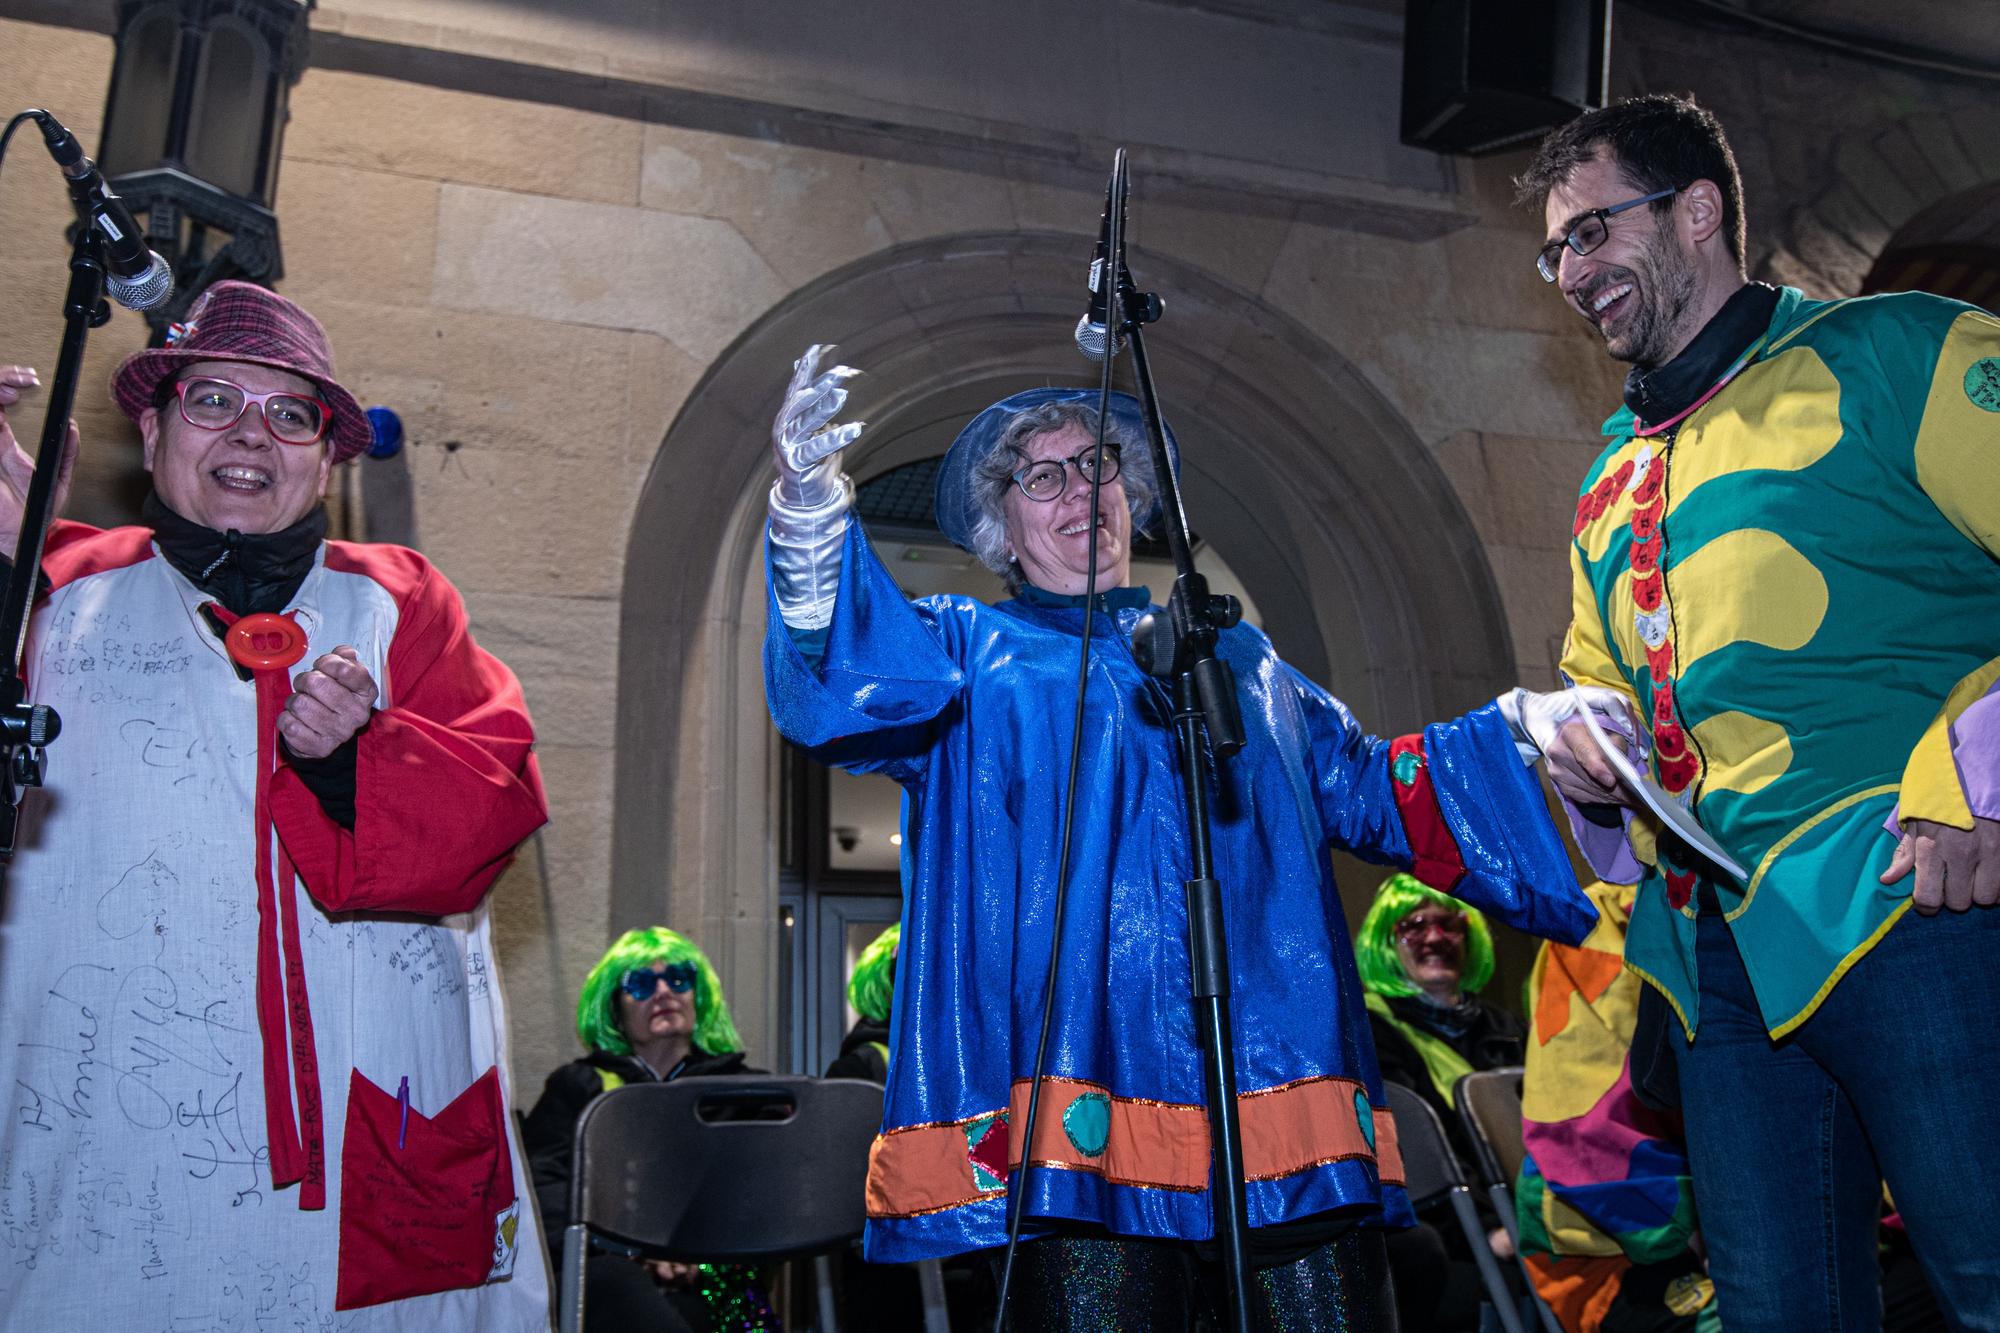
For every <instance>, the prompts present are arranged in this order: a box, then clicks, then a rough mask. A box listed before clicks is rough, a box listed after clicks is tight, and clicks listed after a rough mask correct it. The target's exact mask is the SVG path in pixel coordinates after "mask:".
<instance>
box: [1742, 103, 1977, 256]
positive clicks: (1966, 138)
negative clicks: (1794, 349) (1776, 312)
mask: <svg viewBox="0 0 2000 1333" xmlns="http://www.w3.org/2000/svg"><path fill="white" fill-rule="evenodd" d="M1820 161H1821V162H1822V163H1823V164H1824V165H1825V166H1826V167H1827V168H1829V171H1828V174H1827V175H1826V176H1824V177H1821V178H1819V179H1817V180H1815V181H1813V182H1811V185H1810V187H1809V188H1802V189H1800V190H1799V192H1798V194H1797V195H1796V196H1794V197H1799V198H1803V199H1804V200H1805V202H1804V203H1801V204H1799V205H1797V206H1796V207H1793V208H1791V209H1790V210H1789V211H1788V212H1787V213H1786V214H1785V215H1784V218H1783V221H1782V223H1781V225H1780V226H1779V227H1778V228H1777V230H1776V231H1775V232H1774V233H1773V236H1774V239H1775V245H1774V247H1773V249H1772V251H1771V253H1770V254H1769V255H1767V256H1766V257H1765V259H1764V260H1763V262H1761V263H1760V264H1759V265H1758V266H1757V276H1759V277H1763V278H1767V279H1769V280H1771V281H1774V282H1784V283H1790V284H1792V285H1794V286H1798V287H1802V288H1804V289H1805V290H1806V292H1807V293H1808V294H1809V295H1813V296H1852V295H1854V294H1855V293H1856V292H1859V291H1861V290H1862V289H1863V285H1864V282H1865V280H1866V279H1867V277H1868V274H1869V271H1870V270H1871V268H1872V267H1873V266H1874V264H1875V262H1876V260H1877V259H1878V258H1880V257H1881V255H1882V254H1883V252H1884V250H1886V249H1887V248H1888V247H1889V245H1890V243H1891V241H1892V239H1893V238H1896V237H1897V236H1898V234H1899V233H1902V232H1904V231H1905V230H1906V229H1907V228H1910V227H1911V226H1912V225H1913V224H1926V223H1928V222H1931V221H1935V218H1934V215H1932V214H1931V210H1933V209H1935V208H1936V207H1937V206H1938V205H1939V204H1940V203H1943V202H1945V201H1949V200H1952V199H1953V198H1954V197H1959V198H1963V199H1966V200H1968V201H1969V200H1974V199H1980V198H1984V197H1986V196H1984V195H1982V194H1981V193H1980V192H1981V190H1982V187H1986V188H1989V189H1990V187H1992V186H1993V184H1994V183H1995V182H2000V107H1996V105H1995V104H1994V102H1993V100H1992V99H1990V98H1985V99H1981V100H1979V101H1976V102H1972V103H1969V104H1967V105H1965V106H1962V107H1959V108H1957V109H1956V110H1953V111H1949V112H1946V111H1926V112H1922V113H1919V114H1917V115H1913V116H1908V117H1905V118H1904V119H1902V120H1900V121H1896V122H1894V123H1892V124H1889V125H1887V126H1874V127H1870V128H1869V129H1868V130H1867V131H1865V132H1860V131H1857V132H1853V133H1849V134H1845V135H1842V136H1839V137H1838V138H1836V139H1835V140H1834V141H1833V143H1832V144H1831V145H1830V146H1829V147H1828V149H1827V151H1826V152H1825V153H1824V154H1823V155H1822V156H1821V158H1820ZM1776 184H1778V185H1779V186H1780V187H1782V186H1783V185H1784V184H1785V182H1777V183H1776ZM1755 187H1756V183H1755V182H1752V188H1753V196H1752V199H1751V204H1750V208H1751V210H1752V212H1751V218H1752V231H1753V233H1754V232H1755V230H1756V226H1755V218H1756V213H1755V209H1756V199H1755ZM1905 242H1906V243H1916V241H1915V239H1913V238H1909V237H1906V238H1905Z"/></svg>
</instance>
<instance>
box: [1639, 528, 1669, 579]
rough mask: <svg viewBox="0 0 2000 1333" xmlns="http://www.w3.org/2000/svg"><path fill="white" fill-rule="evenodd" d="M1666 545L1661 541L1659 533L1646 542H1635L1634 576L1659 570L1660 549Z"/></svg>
mask: <svg viewBox="0 0 2000 1333" xmlns="http://www.w3.org/2000/svg"><path fill="white" fill-rule="evenodd" d="M1664 544H1665V543H1663V542H1662V541H1661V540H1660V534H1659V533H1657V532H1656V533H1654V534H1653V535H1652V536H1651V537H1649V538H1647V539H1646V540H1645V541H1642V542H1635V543H1634V544H1633V546H1632V572H1633V573H1634V574H1650V573H1652V572H1653V571H1654V570H1656V569H1658V568H1659V567H1660V548H1661V546H1663V545H1664Z"/></svg>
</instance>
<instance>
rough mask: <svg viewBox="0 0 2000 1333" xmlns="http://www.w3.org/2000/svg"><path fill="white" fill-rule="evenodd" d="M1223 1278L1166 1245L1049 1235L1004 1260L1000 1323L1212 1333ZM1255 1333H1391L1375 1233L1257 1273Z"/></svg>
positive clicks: (1029, 1332) (1042, 1329)
mask: <svg viewBox="0 0 2000 1333" xmlns="http://www.w3.org/2000/svg"><path fill="white" fill-rule="evenodd" d="M1222 1301H1223V1275H1222V1272H1221V1270H1220V1269H1219V1268H1217V1267H1216V1266H1215V1265H1212V1264H1203V1263H1201V1262H1199V1261H1198V1260H1197V1259H1196V1257H1195V1253H1194V1250H1193V1248H1192V1247H1191V1246H1187V1245H1180V1244H1175V1243H1173V1242H1170V1241H1146V1240H1128V1239H1123V1238H1118V1239H1113V1238H1108V1237H1104V1238H1100V1237H1084V1236H1052V1237H1049V1238H1048V1239H1046V1240H1038V1241H1034V1242H1031V1243H1029V1244H1025V1245H1022V1246H1021V1248H1020V1249H1019V1251H1018V1252H1016V1254H1015V1256H1014V1278H1013V1292H1012V1294H1011V1296H1010V1298H1009V1301H1008V1304H1009V1306H1010V1307H1011V1308H1010V1309H1009V1311H1008V1319H1007V1326H1008V1327H1009V1328H1010V1329H1012V1330H1014V1333H1190V1331H1191V1330H1193V1329H1194V1328H1195V1319H1196V1317H1197V1315H1199V1314H1202V1313H1203V1312H1207V1313H1208V1315H1209V1318H1210V1320H1211V1322H1212V1323H1213V1324H1214V1326H1215V1327H1216V1328H1218V1329H1223V1328H1226V1327H1227V1325H1226V1323H1224V1322H1223V1321H1222V1319H1221V1317H1220V1306H1221V1304H1222ZM1250 1313H1251V1317H1252V1319H1253V1320H1254V1321H1255V1324H1256V1329H1257V1333H1396V1310H1395V1300H1394V1297H1393V1295H1392V1292H1391V1288H1390V1284H1389V1264H1388V1259H1387V1258H1386V1257H1385V1255H1384V1253H1383V1249H1382V1234H1381V1233H1380V1232H1379V1231H1376V1230H1373V1229H1372V1228H1365V1227H1357V1228H1355V1229H1354V1230H1352V1231H1349V1232H1347V1233H1345V1234H1344V1235H1342V1236H1341V1237H1340V1238H1339V1239H1338V1240H1335V1241H1333V1242H1332V1243H1330V1244H1327V1245H1323V1246H1321V1247H1320V1248H1319V1249H1317V1250H1314V1251H1312V1252H1311V1253H1310V1254H1308V1255H1306V1256H1305V1257H1304V1258H1302V1259H1299V1260H1296V1261H1294V1262H1292V1263H1288V1264H1281V1265H1279V1266H1277V1267H1275V1268H1264V1269H1259V1270H1258V1271H1257V1273H1256V1275H1255V1278H1254V1280H1253V1282H1252V1286H1251V1291H1250Z"/></svg>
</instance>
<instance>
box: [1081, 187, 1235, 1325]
mask: <svg viewBox="0 0 2000 1333" xmlns="http://www.w3.org/2000/svg"><path fill="white" fill-rule="evenodd" d="M1111 174H1112V193H1113V196H1114V199H1113V211H1112V222H1111V228H1112V230H1111V236H1112V240H1111V246H1110V251H1111V252H1110V254H1109V255H1107V256H1106V259H1105V270H1106V273H1105V281H1107V282H1108V283H1109V284H1110V295H1109V298H1108V300H1107V307H1106V309H1107V318H1106V336H1107V339H1108V342H1107V345H1106V347H1105V352H1104V354H1105V357H1106V358H1107V359H1109V358H1111V357H1115V356H1116V355H1117V354H1118V343H1119V341H1120V340H1121V338H1122V339H1125V340H1129V341H1130V343H1131V345H1132V369H1133V372H1134V377H1135V378H1136V379H1137V381H1138V386H1139V400H1140V403H1141V405H1142V406H1143V408H1144V409H1145V416H1146V438H1147V441H1148V444H1149V446H1150V448H1151V452H1152V459H1153V472H1154V475H1155V476H1156V477H1157V478H1158V479H1159V486H1160V513H1161V518H1162V520H1163V526H1164V527H1165V529H1166V534H1167V547H1168V549H1169V550H1170V551H1171V552H1172V553H1173V558H1174V571H1175V573H1174V590H1173V594H1172V595H1171V596H1170V597H1169V598H1168V599H1167V605H1166V614H1165V616H1164V617H1161V616H1158V615H1147V616H1145V617H1144V618H1142V619H1141V620H1140V621H1139V623H1138V625H1137V626H1136V627H1135V628H1134V629H1133V631H1132V656H1133V658H1134V659H1135V660H1136V661H1137V662H1138V664H1139V667H1140V669H1141V670H1142V671H1144V672H1146V674H1147V675H1150V676H1153V677H1156V678H1157V679H1160V680H1171V681H1172V682H1173V685H1174V727H1175V730H1176V731H1177V732H1178V733H1179V736H1180V749H1181V789H1182V793H1183V795H1184V798H1185V800H1186V802H1187V818H1188V847H1189V850H1190V851H1191V852H1192V853H1193V855H1194V866H1193V871H1194V873H1193V876H1192V877H1191V878H1190V879H1189V880H1188V881H1187V883H1186V885H1185V889H1186V893H1187V914H1188V961H1189V963H1190V964H1191V965H1192V970H1193V973H1194V977H1193V982H1194V987H1193V989H1194V1006H1195V1026H1196V1028H1197V1030H1198V1032H1199V1034H1200V1038H1201V1052H1202V1082H1203V1084H1204V1085H1205V1088H1206V1091H1207V1095H1208V1118H1209V1126H1210V1133H1211V1147H1212V1149H1213V1153H1214V1163H1215V1165H1214V1175H1213V1178H1212V1180H1211V1182H1210V1191H1209V1196H1210V1198H1211V1199H1213V1200H1214V1208H1215V1236H1216V1242H1217V1244H1218V1245H1219V1246H1220V1247H1221V1250H1222V1260H1223V1268H1224V1270H1225V1272H1226V1273H1227V1276H1228V1293H1229V1306H1228V1316H1229V1326H1230V1327H1231V1328H1232V1329H1234V1330H1236V1331H1237V1333H1250V1330H1251V1329H1252V1328H1253V1327H1254V1325H1253V1324H1252V1323H1251V1320H1250V1248H1249V1239H1250V1238H1249V1230H1250V1224H1249V1205H1248V1202H1247V1200H1246V1199H1245V1197H1244V1187H1243V1132H1242V1126H1241V1121H1240V1119H1239V1117H1238V1114H1237V1108H1236V1053H1235V1046H1234V1041H1233V1038H1232V1035H1231V1029H1230V1021H1229V946H1228V942H1227V941H1226V940H1225V939H1224V938H1223V930H1222V886H1221V885H1220V884H1218V883H1217V882H1216V879H1215V863H1214V859H1213V855H1212V852H1211V849H1210V846H1209V811H1208V795H1209V789H1210V785H1211V783H1212V782H1213V781H1214V780H1215V776H1216V771H1215V766H1216V763H1217V762H1218V761H1219V760H1223V759H1227V758H1229V757H1230V756H1231V755H1233V754H1235V753H1236V752H1237V751H1238V750H1241V749H1242V748H1243V717H1242V713H1241V712H1240V711H1239V709H1238V707H1237V702H1236V677H1235V673H1234V672H1233V671H1231V670H1230V668H1229V664H1228V663H1227V662H1225V661H1223V660H1222V659H1221V658H1220V657H1218V656H1216V651H1215V648H1216V639H1217V636H1218V635H1220V633H1221V632H1222V631H1223V630H1225V629H1228V628H1229V627H1230V626H1231V625H1234V624H1235V623H1236V622H1237V621H1238V620H1240V619H1242V617H1243V608H1242V606H1241V605H1240V604H1238V602H1237V600H1236V599H1235V598H1234V597H1219V596H1214V595H1211V594H1210V592H1209V591H1208V580H1207V579H1205V578H1203V577H1202V575H1201V574H1200V573H1198V572H1197V571H1196V570H1195V567H1194V550H1193V546H1192V544H1191V542H1190V539H1189V536H1188V523H1187V512H1186V510H1185V509H1184V508H1183V507H1182V505H1181V488H1180V478H1179V477H1178V476H1176V475H1175V473H1174V465H1173V459H1172V457H1170V456H1169V454H1168V452H1167V433H1166V427H1165V425H1164V423H1163V422H1162V421H1161V418H1160V396H1159V393H1158V391H1157V390H1156V388H1155V387H1154V384H1153V370H1152V366H1151V364H1150V363H1149V362H1148V361H1147V360H1146V339H1145V335H1144V333H1143V332H1142V331H1141V330H1142V329H1143V327H1144V326H1145V325H1147V324H1150V323H1152V322H1153V321H1155V320H1157V319H1158V318H1159V317H1160V315H1161V313H1162V311H1163V310H1164V308H1165V307H1164V305H1163V303H1162V302H1161V300H1160V298H1159V297H1158V296H1156V295H1154V294H1153V293H1151V292H1141V291H1138V290H1137V289H1136V288H1135V286H1134V284H1133V282H1132V272H1131V270H1130V269H1129V268H1127V267H1126V264H1125V227H1124V218H1125V201H1126V198H1127V196H1128V195H1129V193H1130V180H1129V179H1128V177H1127V174H1126V166H1125V150H1124V149H1122V148H1121V149H1119V150H1118V155H1117V158H1116V160H1115V161H1114V162H1113V164H1112V168H1111Z"/></svg>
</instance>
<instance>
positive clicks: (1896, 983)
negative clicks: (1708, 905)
mask: <svg viewBox="0 0 2000 1333" xmlns="http://www.w3.org/2000/svg"><path fill="white" fill-rule="evenodd" d="M1696 965H1697V967H1698V969H1699V974H1698V980H1699V984H1700V986H1701V1001H1700V1013H1699V1015H1698V1017H1697V1028H1696V1033H1695V1040H1694V1041H1693V1043H1691V1044H1689V1043H1687V1042H1685V1040H1683V1039H1679V1038H1677V1040H1681V1044H1680V1046H1679V1048H1678V1051H1677V1054H1678V1056H1679V1059H1680V1079H1681V1102H1682V1106H1683V1109H1684V1112H1685V1115H1686V1119H1687V1136H1688V1152H1689V1156H1690V1158H1691V1159H1692V1161H1693V1166H1694V1181H1695V1187H1694V1193H1695V1205H1696V1207H1697V1208H1698V1210H1699V1212H1700V1217H1701V1226H1702V1234H1703V1236H1704V1238H1705V1239H1706V1241H1707V1245H1708V1253H1709V1265H1710V1274H1711V1276H1713V1277H1714V1279H1715V1284H1716V1289H1717V1297H1718V1300H1717V1305H1718V1307H1719V1308H1720V1310H1721V1312H1722V1320H1723V1326H1724V1328H1726V1329H1727V1330H1728V1333H1762V1331H1763V1330H1770V1333H1808V1331H1811V1333H1818V1331H1819V1330H1828V1331H1829V1333H1832V1331H1835V1330H1850V1329H1869V1330H1875V1329H1879V1328H1880V1327H1881V1321H1882V1297H1881V1286H1880V1281H1879V1268H1878V1261H1877V1257H1876V1218H1877V1215H1878V1213H1879V1211H1880V1204H1881V1183H1882V1181H1883V1180H1884V1179H1886V1180H1887V1182H1888V1185H1889V1189H1890V1192H1891V1194H1892V1195H1893V1197H1894V1201H1895V1204H1896V1208H1897V1210H1898V1211H1899V1212H1900V1213H1901V1214H1902V1217H1903V1221H1904V1223H1905V1224H1906V1225H1907V1226H1908V1227H1909V1233H1910V1241H1911V1244H1912V1246H1913V1247H1914V1248H1915V1250H1916V1252H1917V1255H1918V1257H1919V1259H1920V1260H1921V1262H1922V1264H1923V1267H1924V1272H1925V1274H1926V1275H1927V1276H1928V1277H1929V1279H1930V1283H1931V1286H1932V1288H1933V1289H1934V1290H1935V1292H1936V1293H1937V1297H1938V1303H1939V1305H1940V1306H1941V1307H1942V1308H1943V1310H1944V1311H1945V1314H1946V1317H1947V1319H1949V1320H1950V1321H1951V1322H1952V1324H1953V1326H1954V1327H1955V1328H1962V1329H1993V1330H2000V1132H1996V1131H2000V1120H1997V1119H1996V1112H2000V908H1975V909H1973V910H1972V911H1970V912H1960V913H1954V912H1941V913H1939V914H1938V915H1937V916H1934V917H1928V918H1927V917H1920V916H1918V915H1916V913H1914V912H1908V913H1905V914H1904V916H1903V918H1902V919H1901V920H1900V921H1898V922H1897V923H1896V924H1895V925H1894V926H1893V927H1891V928H1890V931H1889V933H1888V935H1886V936H1885V937H1884V938H1883V939H1882V940H1881V941H1880V942H1879V943H1878V944H1877V945H1876V946H1875V948H1874V949H1873V950H1872V951H1870V952H1869V953H1868V954H1867V955H1866V956H1865V957H1864V958H1862V959H1861V961H1860V962H1858V963H1856V964H1855V965H1854V967H1853V968H1852V969H1850V970H1849V971H1848V974H1847V976H1846V977H1845V978H1843V979H1842V980H1841V981H1840V983H1839V984H1838V985H1836V986H1835V987H1834V988H1833V993H1832V994H1831V995H1829V996H1828V997H1827V999H1826V1001H1825V1002H1824V1003H1823V1004H1822V1005H1821V1006H1820V1009H1819V1012H1817V1013H1816V1014H1814V1015H1813V1016H1812V1017H1811V1018H1810V1019H1808V1020H1807V1021H1806V1022H1805V1024H1804V1025H1803V1026H1801V1027H1800V1028H1798V1029H1797V1030H1796V1031H1794V1032H1793V1033H1791V1034H1790V1035H1789V1036H1787V1037H1786V1038H1785V1039H1784V1040H1782V1041H1778V1042H1773V1041H1772V1040H1771V1038H1770V1036H1769V1035H1768V1034H1767V1033H1766V1031H1765V1028H1764V1022H1763V1019H1762V1017H1761V1016H1760V1015H1759V1014H1758V1012H1757V1006H1756V1003H1755V1001H1754V1000H1753V999H1752V998H1751V993H1750V979H1749V977H1748V976H1747V975H1746V974H1745V972H1744V970H1743V960H1742V958H1741V956H1740V955H1739V954H1738V953H1737V951H1736V945H1735V942H1734V940H1733V939H1732V938H1731V936H1730V933H1729V927H1728V924H1727V923H1726V922H1724V921H1723V920H1722V918H1721V917H1720V916H1717V915H1715V914H1713V913H1712V912H1704V913H1703V914H1702V917H1701V921H1700V925H1699V928H1698V933H1697V954H1696Z"/></svg>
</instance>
